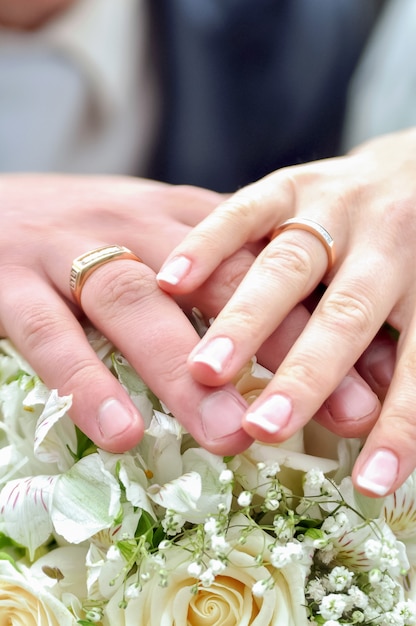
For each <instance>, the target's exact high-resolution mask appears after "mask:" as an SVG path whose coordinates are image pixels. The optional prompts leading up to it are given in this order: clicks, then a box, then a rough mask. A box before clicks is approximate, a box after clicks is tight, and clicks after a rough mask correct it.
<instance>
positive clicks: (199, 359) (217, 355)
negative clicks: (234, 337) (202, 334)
mask: <svg viewBox="0 0 416 626" xmlns="http://www.w3.org/2000/svg"><path fill="white" fill-rule="evenodd" d="M233 351H234V344H233V342H232V341H231V339H229V338H228V337H214V339H210V340H209V341H208V342H207V343H206V344H205V345H204V346H202V347H201V348H198V349H197V350H196V351H195V352H193V354H191V359H192V361H193V362H194V363H203V364H204V365H207V366H208V367H210V368H211V369H212V370H213V371H214V372H215V373H216V374H221V373H222V372H223V371H224V368H225V365H226V364H227V361H228V360H229V359H230V357H231V355H232V353H233Z"/></svg>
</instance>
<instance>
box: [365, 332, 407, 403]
mask: <svg viewBox="0 0 416 626" xmlns="http://www.w3.org/2000/svg"><path fill="white" fill-rule="evenodd" d="M396 352H397V340H396V339H395V338H393V337H392V335H391V333H390V332H389V331H388V330H387V329H386V328H382V329H381V330H380V332H379V333H378V334H377V336H376V337H375V338H374V339H373V341H372V342H371V344H370V345H369V346H368V348H367V349H366V350H365V351H364V352H363V354H362V356H361V357H360V358H359V359H358V361H357V363H356V369H357V372H358V373H359V374H360V375H361V376H362V377H363V379H364V380H365V381H367V383H368V384H369V385H370V386H371V388H372V389H373V391H374V392H375V393H376V394H377V395H378V397H379V398H380V399H381V400H383V399H384V398H385V396H386V394H387V391H388V388H389V386H390V383H391V381H392V379H393V374H394V368H395V365H396Z"/></svg>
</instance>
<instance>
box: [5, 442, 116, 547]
mask: <svg viewBox="0 0 416 626" xmlns="http://www.w3.org/2000/svg"><path fill="white" fill-rule="evenodd" d="M119 509H120V487H119V485H118V482H117V481H116V479H115V478H114V477H113V476H112V475H111V474H110V472H108V471H107V470H105V468H104V465H103V463H102V461H101V459H100V457H99V455H98V454H91V455H90V456H87V457H85V458H83V459H81V460H80V461H78V463H76V464H75V465H74V466H73V467H72V468H71V469H70V470H68V472H66V473H64V474H61V475H59V476H32V477H27V478H23V479H17V480H14V481H10V482H9V483H7V485H6V486H5V487H4V488H3V489H2V491H1V493H0V528H2V529H3V530H4V532H5V533H6V534H7V535H8V536H9V537H11V538H12V539H14V541H17V542H18V543H20V544H22V545H23V546H26V547H27V548H28V550H29V553H30V558H33V555H34V552H35V550H36V549H37V548H38V547H39V546H40V545H42V543H44V542H45V541H46V540H47V539H48V537H49V535H50V534H51V532H52V530H54V531H55V532H56V533H58V534H59V535H61V536H62V537H64V539H66V540H67V541H69V542H71V543H81V542H82V541H84V540H85V539H88V538H89V537H91V536H92V535H94V534H95V533H97V532H98V531H100V530H102V529H103V528H108V527H109V526H111V524H112V522H113V519H114V517H115V516H116V515H117V513H118V511H119Z"/></svg>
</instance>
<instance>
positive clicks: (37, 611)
mask: <svg viewBox="0 0 416 626" xmlns="http://www.w3.org/2000/svg"><path fill="white" fill-rule="evenodd" d="M0 611H1V614H0V624H4V625H6V624H24V626H75V624H76V621H75V618H74V617H73V616H72V615H71V613H70V612H69V611H68V610H67V609H66V608H65V607H64V605H63V604H62V603H61V602H60V601H59V600H58V599H57V598H56V597H55V596H53V595H52V594H51V593H49V591H48V590H47V588H45V587H43V586H42V585H41V584H39V581H37V580H36V579H34V578H31V577H30V574H29V573H27V575H24V574H20V573H19V572H18V571H17V570H16V569H15V568H14V567H13V565H12V564H11V563H9V561H0Z"/></svg>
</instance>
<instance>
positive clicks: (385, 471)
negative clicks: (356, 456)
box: [357, 450, 399, 496]
mask: <svg viewBox="0 0 416 626" xmlns="http://www.w3.org/2000/svg"><path fill="white" fill-rule="evenodd" d="M398 471H399V460H398V458H397V456H396V455H395V454H393V452H391V451H390V450H377V452H375V453H374V454H373V456H371V457H370V459H369V460H368V461H367V463H366V464H365V465H364V468H363V469H362V470H361V472H360V473H359V474H358V478H357V485H358V486H359V487H362V488H363V489H367V491H371V492H372V493H374V495H376V496H384V495H386V493H387V492H388V491H389V490H390V488H391V487H392V485H393V484H394V482H395V481H396V478H397V474H398Z"/></svg>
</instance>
